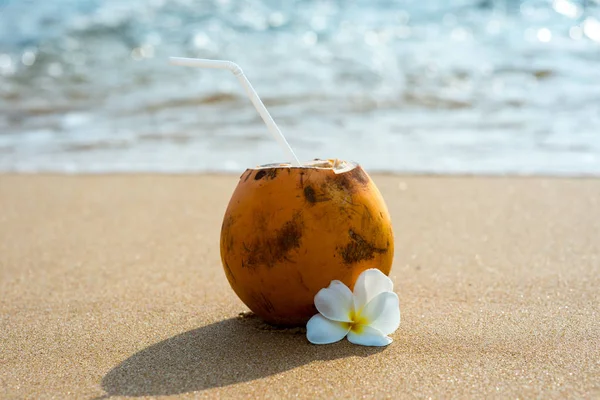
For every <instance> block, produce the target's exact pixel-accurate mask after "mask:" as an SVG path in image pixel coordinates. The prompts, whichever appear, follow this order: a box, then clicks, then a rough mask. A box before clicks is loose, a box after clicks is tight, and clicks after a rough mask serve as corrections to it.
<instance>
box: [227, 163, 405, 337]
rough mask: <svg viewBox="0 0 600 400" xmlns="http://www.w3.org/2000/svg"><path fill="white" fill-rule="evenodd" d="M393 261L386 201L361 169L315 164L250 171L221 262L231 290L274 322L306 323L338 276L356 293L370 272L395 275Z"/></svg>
mask: <svg viewBox="0 0 600 400" xmlns="http://www.w3.org/2000/svg"><path fill="white" fill-rule="evenodd" d="M329 164H331V163H329ZM329 164H326V165H329ZM336 172H338V173H336ZM393 256H394V237H393V233H392V224H391V221H390V215H389V213H388V210H387V207H386V205H385V202H384V200H383V197H382V196H381V194H380V192H379V190H378V189H377V187H376V186H375V184H374V183H373V181H372V180H371V178H370V177H369V176H368V175H367V173H366V172H365V171H364V170H363V169H362V168H361V167H360V166H359V165H356V164H349V168H347V170H345V172H339V171H336V170H334V169H333V168H331V167H330V168H316V167H314V166H309V167H303V168H299V167H298V168H297V167H288V166H281V165H277V166H271V167H259V168H254V169H247V170H246V171H245V172H244V173H243V174H242V176H241V178H240V181H239V183H238V185H237V187H236V189H235V191H234V193H233V196H232V197H231V200H230V202H229V206H228V207H227V211H226V213H225V218H224V220H223V226H222V230H221V259H222V262H223V268H224V270H225V274H226V275H227V279H228V280H229V283H230V284H231V287H232V288H233V290H234V291H235V293H236V294H237V295H238V296H239V298H240V299H241V300H242V301H243V302H244V303H245V304H246V305H247V306H248V307H249V308H250V310H252V311H253V312H254V313H255V314H257V315H258V316H259V317H261V318H262V319H264V320H265V321H266V322H268V323H270V324H274V325H283V326H294V325H300V324H305V323H306V322H307V321H308V319H309V318H310V317H311V316H312V315H314V314H315V313H316V312H317V311H316V309H315V307H314V296H315V294H316V293H317V292H318V291H319V290H320V289H322V288H324V287H327V286H328V285H329V283H330V282H331V281H332V280H334V279H337V280H341V281H342V282H344V283H345V284H346V285H348V286H349V287H350V288H352V287H353V285H354V282H355V281H356V279H357V277H358V275H359V274H360V273H361V272H363V271H364V270H366V269H369V268H377V269H379V270H381V271H382V272H383V273H384V274H386V275H388V274H389V272H390V269H391V266H392V259H393Z"/></svg>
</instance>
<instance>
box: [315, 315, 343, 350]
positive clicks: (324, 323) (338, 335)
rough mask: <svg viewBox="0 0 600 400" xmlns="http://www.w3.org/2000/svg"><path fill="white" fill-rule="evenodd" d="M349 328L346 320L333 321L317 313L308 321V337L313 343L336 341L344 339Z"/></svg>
mask: <svg viewBox="0 0 600 400" xmlns="http://www.w3.org/2000/svg"><path fill="white" fill-rule="evenodd" d="M349 329H350V328H349V326H348V325H347V324H345V323H344V322H337V321H331V320H329V319H327V318H325V317H324V316H322V315H321V314H316V315H313V317H312V318H311V319H309V320H308V322H307V323H306V338H307V339H308V341H309V342H311V343H313V344H329V343H334V342H338V341H340V340H342V339H343V338H344V336H346V334H347V333H348V330H349Z"/></svg>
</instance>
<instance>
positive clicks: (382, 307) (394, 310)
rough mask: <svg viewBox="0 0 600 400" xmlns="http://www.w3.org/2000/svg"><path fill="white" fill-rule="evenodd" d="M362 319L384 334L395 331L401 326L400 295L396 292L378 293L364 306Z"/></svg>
mask: <svg viewBox="0 0 600 400" xmlns="http://www.w3.org/2000/svg"><path fill="white" fill-rule="evenodd" d="M360 319H361V320H363V321H365V324H367V325H369V326H370V327H371V328H375V329H377V330H379V331H381V333H383V334H384V335H389V334H390V333H393V332H394V331H395V330H396V329H398V326H400V305H399V301H398V295H397V294H396V293H394V292H383V293H380V294H378V295H377V296H375V298H374V299H373V300H371V301H370V302H369V303H368V304H367V305H366V306H365V308H363V310H362V312H361V314H360Z"/></svg>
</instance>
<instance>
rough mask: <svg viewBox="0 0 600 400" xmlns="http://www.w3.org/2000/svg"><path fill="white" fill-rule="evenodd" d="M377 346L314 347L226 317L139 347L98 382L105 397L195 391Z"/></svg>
mask: <svg viewBox="0 0 600 400" xmlns="http://www.w3.org/2000/svg"><path fill="white" fill-rule="evenodd" d="M382 350H383V348H381V347H362V346H355V345H352V344H350V343H349V342H348V341H346V340H344V341H342V342H339V343H335V344H332V345H328V346H315V345H312V344H310V343H308V341H307V340H306V336H305V334H303V333H302V332H301V331H299V330H278V329H274V328H271V329H270V328H268V327H267V326H266V325H264V324H263V323H261V322H260V321H259V320H258V318H256V317H244V318H231V319H227V320H224V321H220V322H217V323H214V324H211V325H207V326H204V327H201V328H197V329H194V330H191V331H188V332H184V333H181V334H179V335H177V336H174V337H172V338H169V339H166V340H163V341H162V342H159V343H157V344H154V345H152V346H150V347H147V348H145V349H144V350H141V351H139V352H138V353H136V354H134V355H132V356H131V357H129V358H128V359H126V360H125V361H123V362H121V363H120V364H119V365H117V366H116V367H114V368H113V369H112V370H110V371H109V372H108V373H107V374H106V376H104V378H103V379H102V388H103V389H104V391H105V392H106V395H107V396H109V397H110V396H159V395H174V394H181V393H188V392H194V391H200V390H205V389H210V388H215V387H222V386H228V385H233V384H236V383H241V382H247V381H252V380H255V379H260V378H264V377H267V376H271V375H275V374H278V373H281V372H284V371H288V370H291V369H293V368H296V367H299V366H302V365H305V364H309V363H311V362H312V361H315V360H333V359H338V358H345V357H350V356H362V357H366V356H369V355H372V354H375V353H377V352H380V351H382Z"/></svg>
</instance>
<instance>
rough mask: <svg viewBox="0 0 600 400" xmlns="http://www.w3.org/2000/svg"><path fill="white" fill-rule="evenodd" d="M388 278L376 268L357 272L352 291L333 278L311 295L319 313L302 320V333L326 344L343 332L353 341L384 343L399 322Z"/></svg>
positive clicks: (397, 306) (311, 339) (394, 297)
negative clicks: (303, 328) (304, 328)
mask: <svg viewBox="0 0 600 400" xmlns="http://www.w3.org/2000/svg"><path fill="white" fill-rule="evenodd" d="M393 290H394V284H393V283H392V280H391V279H390V278H388V277H387V276H385V275H384V274H383V272H381V271H380V270H378V269H368V270H366V271H363V273H361V274H360V275H359V276H358V279H357V280H356V283H355V284H354V293H352V291H350V289H349V288H348V286H346V285H344V284H343V283H342V282H340V281H337V280H334V281H331V284H330V285H329V287H328V288H325V289H321V290H320V291H319V293H317V295H316V296H315V306H316V307H317V310H318V311H319V314H316V315H314V316H313V317H312V318H311V319H310V320H309V321H308V323H307V324H306V337H307V338H308V340H309V341H310V342H311V343H314V344H329V343H334V342H337V341H340V340H342V339H343V338H344V337H345V336H346V335H347V336H348V340H349V341H350V342H352V343H354V344H360V345H363V346H387V345H388V344H390V343H392V338H390V337H388V336H387V335H389V334H391V333H392V332H394V331H395V330H396V329H398V326H400V306H399V302H398V296H397V295H396V293H394V291H393Z"/></svg>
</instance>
